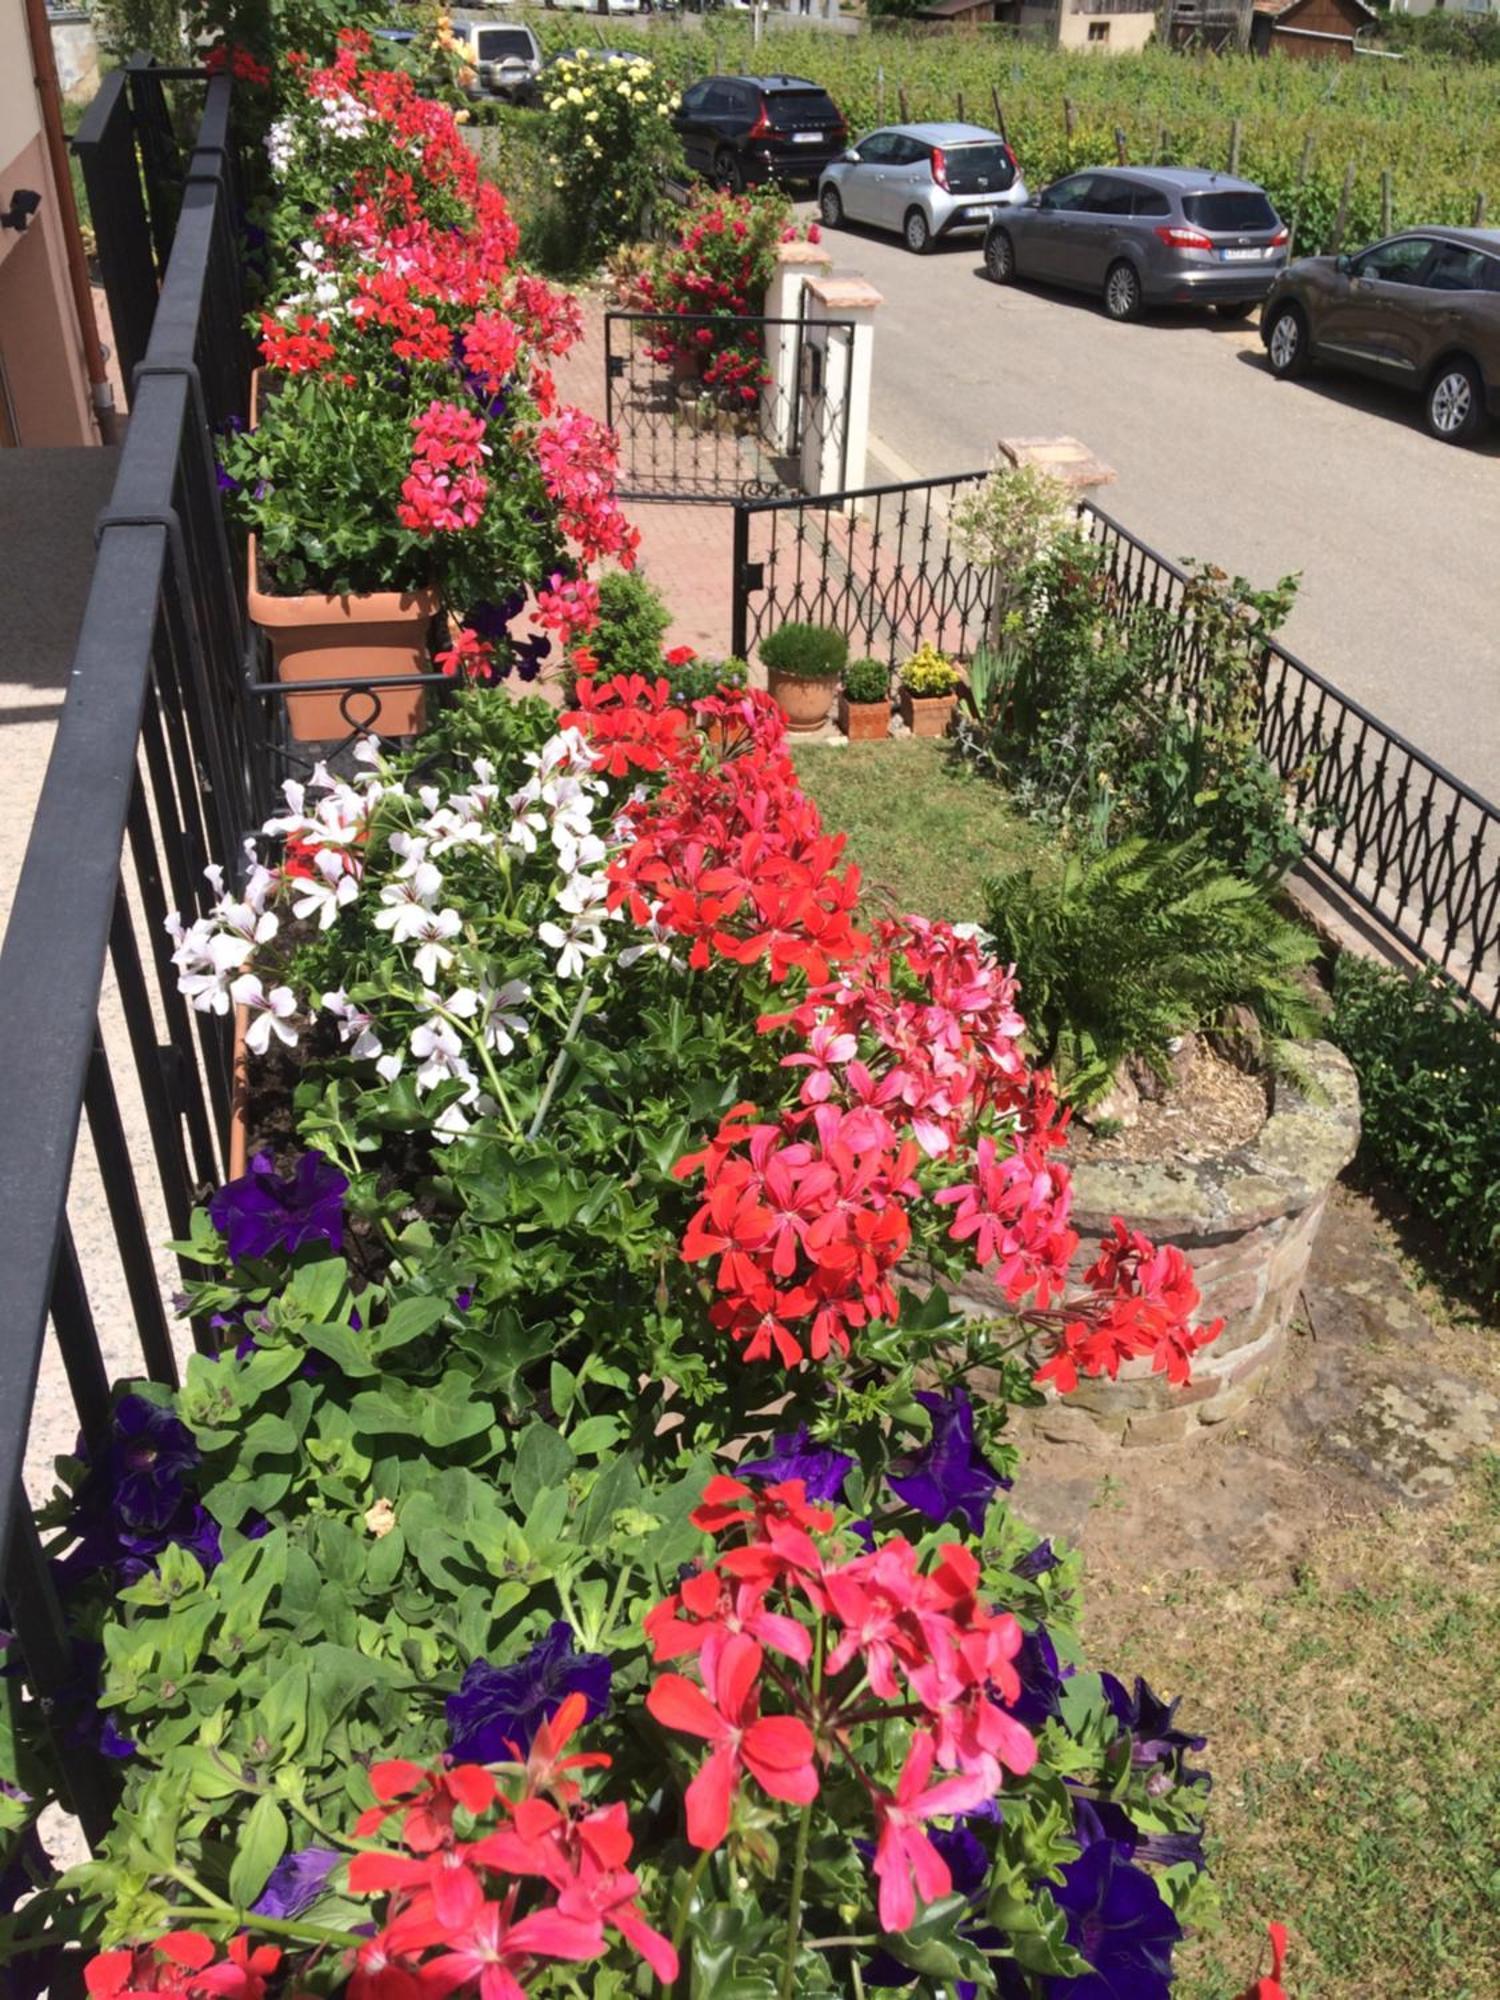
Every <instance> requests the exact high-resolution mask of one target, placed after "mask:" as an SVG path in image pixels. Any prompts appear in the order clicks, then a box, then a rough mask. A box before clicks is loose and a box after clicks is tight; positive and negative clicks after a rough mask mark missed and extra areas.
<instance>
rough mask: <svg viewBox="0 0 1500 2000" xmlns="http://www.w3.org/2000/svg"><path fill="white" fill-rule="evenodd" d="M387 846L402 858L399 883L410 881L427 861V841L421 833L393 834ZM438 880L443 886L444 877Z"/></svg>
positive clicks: (397, 873)
mask: <svg viewBox="0 0 1500 2000" xmlns="http://www.w3.org/2000/svg"><path fill="white" fill-rule="evenodd" d="M386 845H387V846H388V847H389V848H390V850H391V852H392V854H399V855H400V856H401V866H400V867H399V868H398V869H397V870H396V880H397V881H398V882H408V881H410V880H411V879H412V877H413V876H414V875H415V874H416V872H417V870H418V869H419V868H420V867H421V865H422V863H423V862H424V861H425V860H426V859H427V841H426V839H425V837H424V836H423V835H422V834H420V833H393V834H392V835H391V837H390V839H389V840H388V841H387V843H386ZM438 880H439V885H440V886H441V881H442V877H441V876H439V878H438ZM434 893H435V892H434Z"/></svg>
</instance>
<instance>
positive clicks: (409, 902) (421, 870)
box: [375, 861, 456, 944]
mask: <svg viewBox="0 0 1500 2000" xmlns="http://www.w3.org/2000/svg"><path fill="white" fill-rule="evenodd" d="M442 886H443V878H442V875H441V873H440V872H439V871H438V870H437V869H436V868H434V867H433V865H432V863H431V862H430V861H419V862H418V863H417V865H416V867H415V868H414V869H413V870H412V872H411V874H410V875H409V876H406V877H404V878H403V879H400V880H397V881H395V882H386V883H384V884H382V886H381V890H380V901H381V904H382V905H383V907H382V908H381V909H379V910H377V911H376V912H375V928H376V930H380V931H389V932H390V934H391V942H392V944H409V943H410V942H411V940H412V939H413V938H417V937H420V936H422V934H423V929H424V927H425V925H426V924H427V922H428V920H429V918H430V917H431V915H432V905H433V902H434V901H435V900H436V897H437V894H438V891H439V890H440V889H441V888H442ZM449 914H450V915H451V914H452V913H451V912H450V913H449ZM455 928H456V924H455Z"/></svg>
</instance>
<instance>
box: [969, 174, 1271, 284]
mask: <svg viewBox="0 0 1500 2000" xmlns="http://www.w3.org/2000/svg"><path fill="white" fill-rule="evenodd" d="M1286 247H1287V230H1286V226H1285V224H1284V223H1283V222H1282V220H1281V217H1280V216H1279V215H1278V214H1277V213H1276V211H1275V209H1274V208H1273V207H1272V206H1271V203H1270V200H1269V198H1268V196H1267V195H1266V192H1265V189H1264V188H1259V187H1257V186H1256V185H1255V183H1254V182H1253V181H1239V180H1232V179H1231V178H1230V176H1229V175H1228V174H1215V173H1210V172H1209V171H1208V170H1207V169H1206V168H1199V167H1090V168H1088V169H1087V170H1086V171H1085V172H1083V173H1077V174H1068V175H1066V176H1065V177H1064V178H1063V179H1062V180H1060V181H1053V183H1052V184H1051V186H1050V187H1045V188H1043V189H1042V191H1041V193H1040V194H1039V195H1038V196H1037V197H1036V199H1035V200H1034V201H1031V202H1029V203H1028V204H1027V206H1026V207H1024V208H1018V209H1014V210H1008V211H1007V212H1006V213H1005V214H1004V215H1003V216H997V217H996V219H995V221H994V222H993V223H992V224H991V226H990V231H989V234H988V236H987V237H986V238H985V244H984V267H985V269H986V271H988V273H989V275H990V276H991V277H992V278H993V279H994V280H995V282H996V284H1000V285H1005V284H1009V283H1010V281H1011V279H1012V278H1041V279H1044V280H1046V281H1048V282H1050V283H1052V284H1057V285H1071V286H1075V287H1076V288H1077V289H1078V290H1080V291H1087V292H1096V293H1098V294H1099V296H1100V297H1101V298H1102V299H1103V302H1104V310H1105V311H1106V312H1107V313H1108V314H1109V316H1110V318H1111V319H1134V318H1135V316H1136V314H1137V313H1138V312H1140V310H1141V308H1142V307H1143V306H1165V305H1200V304H1201V305H1212V306H1213V307H1214V309H1215V310H1216V311H1217V312H1218V313H1219V314H1220V316H1221V317H1222V318H1225V319H1244V318H1245V317H1247V315H1248V314H1249V313H1251V312H1252V311H1253V310H1254V309H1255V307H1256V306H1257V305H1258V304H1259V303H1260V301H1261V300H1262V299H1263V298H1264V297H1265V296H1266V293H1267V292H1268V291H1269V290H1270V289H1271V286H1272V284H1273V283H1274V281H1275V280H1276V279H1277V278H1278V277H1280V275H1281V272H1282V270H1283V269H1284V267H1285V265H1286Z"/></svg>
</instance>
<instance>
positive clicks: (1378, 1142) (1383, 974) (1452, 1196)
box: [1330, 954, 1500, 1298]
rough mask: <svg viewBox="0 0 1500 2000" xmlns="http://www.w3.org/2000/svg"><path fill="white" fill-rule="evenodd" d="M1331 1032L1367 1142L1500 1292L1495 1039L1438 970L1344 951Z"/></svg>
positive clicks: (1475, 1279) (1476, 1274)
mask: <svg viewBox="0 0 1500 2000" xmlns="http://www.w3.org/2000/svg"><path fill="white" fill-rule="evenodd" d="M1333 998H1334V1010H1333V1020H1332V1024H1331V1029H1330V1032H1331V1034H1332V1038H1333V1040H1334V1041H1336V1042H1337V1043H1338V1045H1339V1047H1340V1048H1341V1049H1342V1050H1343V1051H1344V1053H1345V1055H1347V1056H1348V1058H1349V1060H1350V1061H1351V1062H1352V1063H1353V1065H1354V1068H1355V1071H1356V1073H1357V1074H1358V1077H1359V1090H1360V1106H1361V1109H1360V1116H1361V1121H1362V1126H1363V1139H1362V1143H1363V1147H1364V1151H1365V1153H1366V1155H1367V1157H1368V1158H1369V1159H1371V1160H1373V1161H1374V1162H1375V1163H1376V1164H1377V1165H1378V1166H1379V1167H1380V1168H1381V1169H1382V1171H1383V1172H1385V1173H1386V1174H1388V1175H1389V1177H1390V1178H1391V1180H1392V1181H1394V1182H1395V1184H1396V1186H1397V1187H1398V1188H1399V1189H1400V1190H1401V1192H1402V1193H1403V1194H1405V1195H1406V1196H1407V1197H1408V1198H1409V1199H1410V1201H1411V1203H1412V1205H1413V1207H1414V1208H1415V1209H1416V1210H1417V1212H1418V1213H1419V1215H1421V1217H1422V1218H1423V1220H1424V1221H1426V1222H1429V1223H1431V1224H1432V1225H1433V1227H1434V1228H1435V1229H1436V1230H1437V1231H1439V1232H1440V1234H1441V1236H1442V1240H1443V1246H1444V1251H1445V1253H1446V1254H1447V1255H1449V1256H1451V1258H1452V1260H1453V1263H1454V1265H1455V1266H1456V1267H1458V1268H1459V1269H1461V1270H1462V1271H1463V1272H1464V1274H1465V1275H1466V1276H1467V1277H1468V1278H1469V1279H1470V1281H1471V1282H1472V1283H1473V1284H1474V1285H1475V1286H1476V1287H1477V1288H1478V1290H1479V1291H1480V1292H1482V1293H1483V1294H1484V1295H1485V1296H1486V1297H1488V1298H1493V1297H1495V1296H1496V1295H1497V1294H1500V1038H1497V1036H1496V1032H1495V1027H1494V1024H1493V1023H1492V1022H1490V1021H1487V1020H1486V1019H1485V1018H1484V1016H1483V1015H1481V1014H1479V1013H1478V1012H1477V1011H1476V1010H1475V1009H1473V1008H1472V1007H1464V1006H1462V1005H1461V1004H1460V1003H1459V1002H1458V1001H1457V1000H1455V999H1454V997H1453V995H1452V994H1451V993H1450V992H1449V991H1448V990H1447V989H1446V988H1445V987H1444V986H1442V985H1441V984H1440V983H1439V982H1438V981H1437V980H1435V979H1427V978H1423V977H1421V976H1420V975H1418V976H1415V977H1411V976H1408V975H1407V974H1405V973H1401V972H1393V971H1390V970H1388V969H1387V968H1386V967H1384V966H1377V965H1370V964H1368V963H1367V962H1366V961H1365V960H1364V959H1360V958H1354V957H1351V956H1348V955H1347V954H1346V955H1345V956H1343V957H1341V958H1340V959H1339V962H1338V965H1337V966H1336V968H1335V970H1334V979H1333Z"/></svg>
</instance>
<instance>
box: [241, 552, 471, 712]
mask: <svg viewBox="0 0 1500 2000" xmlns="http://www.w3.org/2000/svg"><path fill="white" fill-rule="evenodd" d="M245 603H246V608H247V609H248V611H249V613H250V616H251V618H252V619H253V620H254V621H255V623H256V624H257V625H258V626H259V627H260V628H261V630H262V631H263V632H264V633H265V635H266V637H267V638H268V639H269V640H270V642H271V658H272V662H273V664H274V666H275V670H276V678H277V680H279V681H282V682H297V681H333V680H336V681H342V682H343V683H345V686H344V687H343V688H342V689H337V688H331V689H323V690H321V691H320V692H319V693H317V694H294V695H289V696H288V697H287V702H286V710H287V729H288V733H289V734H290V736H291V739H292V741H293V742H294V743H323V742H327V741H329V740H330V739H331V738H333V737H338V736H347V735H348V734H349V733H350V731H351V730H355V729H369V730H373V731H374V733H375V734H376V735H377V736H411V735H413V734H415V733H416V732H417V731H418V730H420V729H421V728H422V727H423V725H424V723H425V721H426V716H427V691H426V689H425V688H419V687H411V688H398V689H395V690H394V691H393V692H392V693H390V694H381V695H377V694H375V693H374V692H373V690H370V689H367V688H365V687H364V686H363V685H362V683H363V682H365V681H374V680H399V679H401V678H403V677H404V676H406V675H408V674H421V673H427V672H430V671H431V662H430V659H429V655H428V649H427V632H428V627H429V626H430V625H431V623H432V621H433V619H434V618H435V617H436V616H437V611H438V594H437V592H436V591H435V590H415V591H399V590H377V591H370V592H368V593H366V594H362V595H360V596H357V597H329V596H325V595H323V594H321V593H309V594H308V595H307V596H305V597H278V596H276V595H275V594H274V593H273V592H271V591H269V590H264V589H262V587H261V583H260V578H259V572H258V565H257V560H256V545H255V537H254V535H251V536H250V538H249V578H248V581H247V584H246V590H245Z"/></svg>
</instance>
